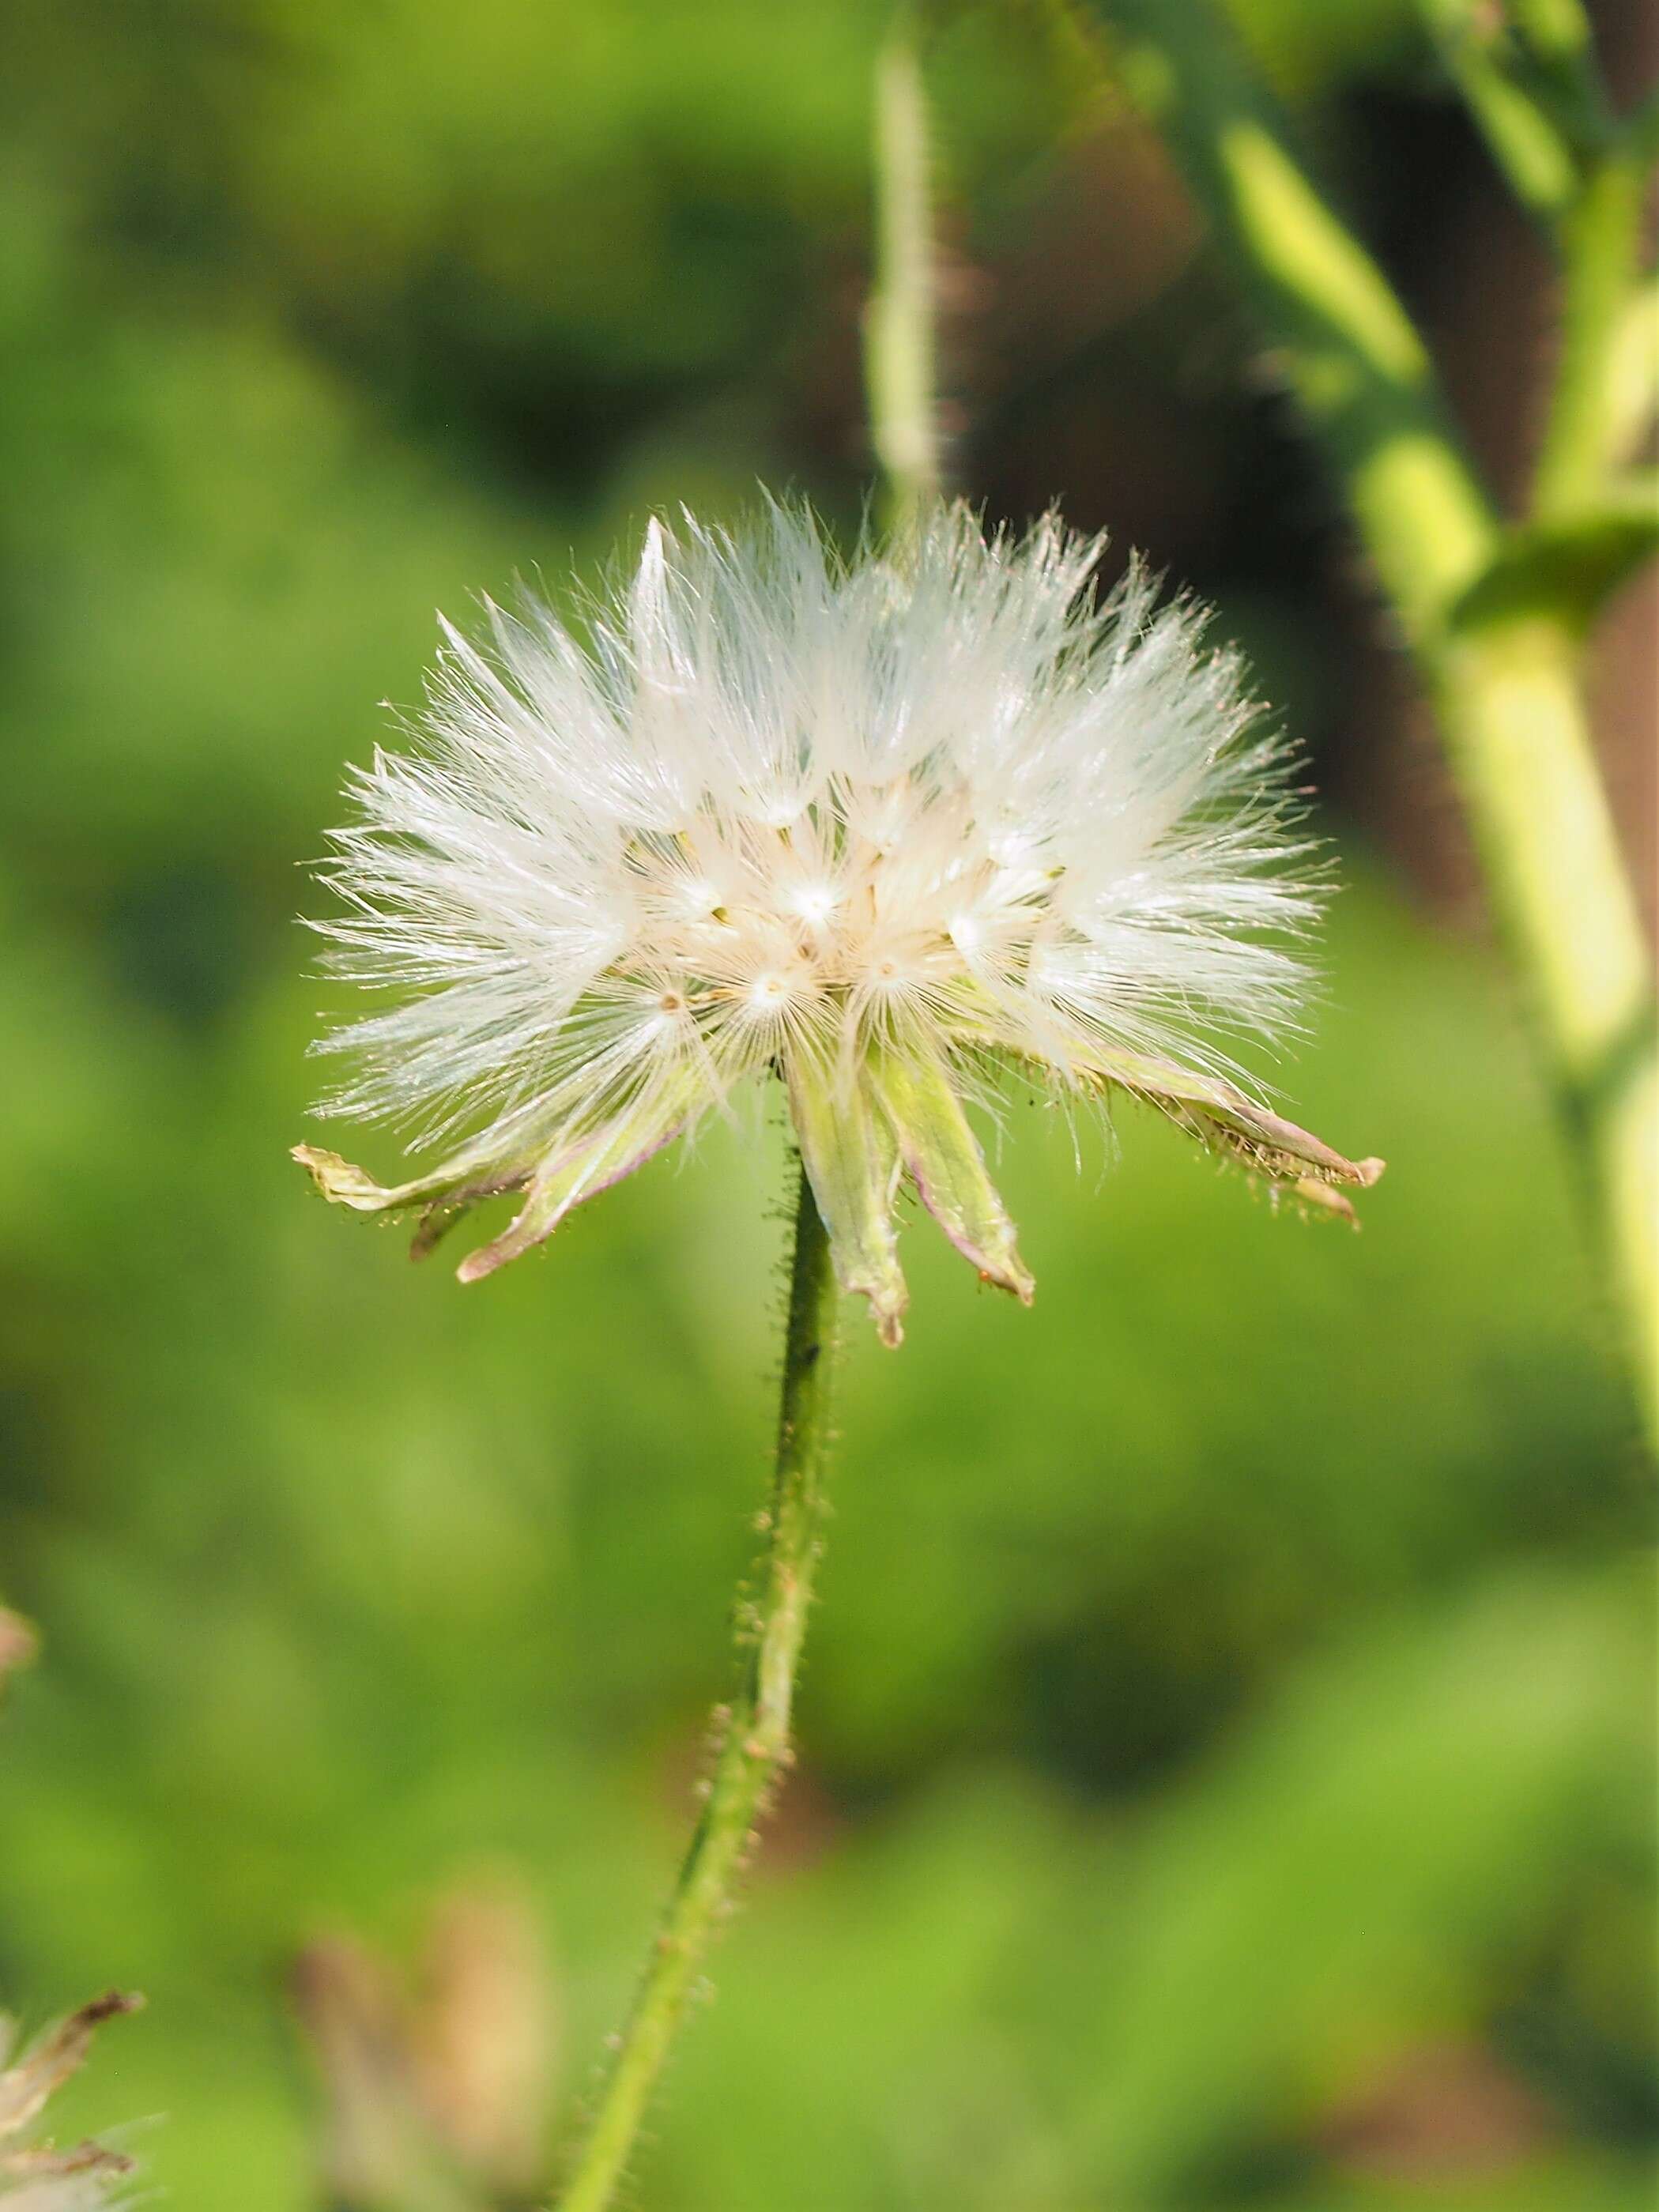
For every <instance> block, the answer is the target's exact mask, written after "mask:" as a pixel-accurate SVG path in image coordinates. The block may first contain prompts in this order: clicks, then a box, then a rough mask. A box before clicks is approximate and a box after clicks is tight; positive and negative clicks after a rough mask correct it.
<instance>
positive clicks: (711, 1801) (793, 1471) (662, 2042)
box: [558, 1173, 837, 2212]
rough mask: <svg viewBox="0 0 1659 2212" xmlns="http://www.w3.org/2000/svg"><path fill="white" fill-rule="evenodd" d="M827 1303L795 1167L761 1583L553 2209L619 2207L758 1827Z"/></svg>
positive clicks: (811, 1464)
mask: <svg viewBox="0 0 1659 2212" xmlns="http://www.w3.org/2000/svg"><path fill="white" fill-rule="evenodd" d="M836 1300H837V1290H836V1280H835V1276H834V1273H833V1272H832V1270H831V1267H830V1264H829V1237H828V1236H827V1234H826V1232H825V1230H824V1226H823V1221H822V1219H821V1218H819V1214H818V1210H817V1205H816V1204H815V1203H814V1200H813V1197H812V1192H811V1185H810V1184H809V1183H808V1182H807V1180H806V1177H805V1174H804V1173H803V1175H802V1176H801V1178H800V1194H799V1201H798V1204H797V1207H796V1212H795V1244H794V1258H793V1265H792V1267H791V1270H790V1278H789V1313H788V1322H787V1333H786V1335H785V1340H784V1361H783V1391H782V1402H781V1409H780V1413H779V1417H778V1440H777V1465H776V1474H775V1481H774V1487H773V1492H772V1503H771V1508H770V1510H769V1514H768V1516H767V1527H768V1530H769V1547H768V1552H767V1558H766V1565H765V1578H764V1585H763V1589H762V1591H761V1593H760V1595H759V1597H758V1599H757V1601H756V1604H755V1606H754V1607H753V1610H752V1613H750V1614H747V1615H745V1617H744V1626H743V1630H742V1633H743V1638H744V1644H745V1646H746V1649H745V1650H744V1672H743V1682H742V1687H741V1689H740V1691H739V1692H738V1696H737V1697H736V1698H735V1699H734V1700H733V1701H732V1707H731V1711H730V1713H729V1715H726V1716H722V1730H723V1733H722V1738H721V1745H720V1753H719V1756H718V1758H717V1759H716V1761H715V1765H714V1775H713V1778H712V1779H711V1781H710V1784H709V1787H708V1797H707V1800H706V1801H705V1803H704V1806H703V1809H702V1818H701V1819H700V1820H699V1821H698V1823H697V1826H696V1833H695V1834H694V1835H693V1837H692V1838H691V1844H690V1849H689V1850H687V1852H686V1855H685V1859H684V1863H683V1865H682V1866H681V1869H680V1876H679V1881H678V1885H677V1886H676V1887H675V1890H674V1894H673V1896H672V1897H671V1899H670V1900H669V1905H668V1909H667V1911H666V1913H665V1916H664V1918H663V1923H662V1928H661V1930H660V1932H659V1935H658V1936H657V1940H656V1942H655V1945H654V1946H653V1950H652V1953H651V1957H650V1960H649V1963H648V1964H647V1967H646V1970H645V1978H644V1979H643V1981H642V1982H641V1985H640V1990H639V1995H638V1996H637V1998H636V1999H635V2005H634V2010H633V2014H632V2015H631V2017H630V2018H629V2022H628V2025H627V2027H626V2028H625V2029H624V2030H623V2034H622V2037H621V2039H620V2042H619V2044H618V2046H617V2053H616V2057H615V2062H614V2063H613V2065H612V2067H611V2075H610V2078H609V2080H608V2081H607V2082H606V2085H605V2091H604V2093H603V2095H602V2097H601V2099H600V2102H599V2110H598V2112H597V2114H596V2115H595V2118H594V2120H593V2124H592V2128H591V2130H589V2133H588V2136H587V2138H586V2142H585V2143H584V2145H583V2147H582V2149H581V2152H580V2155H579V2157H578V2158H577V2160H576V2164H575V2166H574V2171H573V2172H572V2173H571V2176H570V2179H569V2180H568V2183H567V2185H566V2187H565V2190H564V2193H563V2195H562V2197H560V2198H559V2200H558V2201H559V2207H560V2212H605V2207H606V2206H608V2205H610V2204H611V2203H613V2202H614V2201H615V2197H616V2192H617V2185H618V2184H619V2183H620V2182H621V2180H622V2179H623V2173H624V2172H625V2170H626V2168H627V2165H628V2161H629V2157H630V2155H631V2154H632V2151H633V2148H634V2145H635V2140H636V2139H637V2137H638V2135H639V2130H640V2125H641V2121H642V2120H643V2118H644V2117H645V2113H646V2110H647V2106H648V2105H649V2104H650V2101H651V2099H652V2096H653V2093H654V2091H655V2088H656V2086H657V2082H658V2080H659V2076H660V2075H661V2073H662V2069H663V2064H664V2062H665V2059H666V2058H667V2056H668V2052H669V2049H670V2046H671V2044H672V2042H673V2039H674V2035H675V2032H676V2030H677V2029H678V2027H679V2024H680V2021H681V2020H682V2019H683V2017H684V2013H685V2009H686V2006H687V2004H688V2003H689V2002H690V1997H691V1994H692V1990H693V1989H694V1987H695V1985H696V1979H697V1976H698V1974H699V1972H700V1971H701V1969H702V1962H703V1959H704V1957H705V1955H706V1954H707V1952H708V1947H709V1944H710V1942H712V1941H713V1939H714V1936H715V1934H716V1933H717V1932H718V1930H719V1929H720V1924H721V1923H722V1922H723V1921H724V1920H725V1919H726V1917H728V1915H729V1914H730V1913H731V1911H732V1905H733V1903H734V1901H735V1896H736V1891H737V1887H738V1880H739V1878H740V1876H741V1875H742V1872H743V1868H744V1861H745V1859H746V1858H747V1857H748V1855H749V1851H750V1846H751V1844H753V1841H754V1836H755V1824H756V1822H757V1820H758V1819H759V1818H760V1816H761V1815H762V1814H763V1813H764V1811H765V1810H766V1807H767V1802H768V1799H769V1796H770V1794H771V1790H772V1788H773V1785H774V1784H775V1781H776V1779H777V1778H778V1775H779V1773H780V1772H781V1770H782V1768H783V1767H784V1766H785V1765H787V1761H788V1758H789V1723H790V1710H791V1706H792V1704H793V1698H794V1685H795V1670H796V1668H797V1666H798V1664H799V1658H800V1648H801V1640H802V1638H803V1636H804V1635H805V1629H806V1614H807V1609H808V1607H809V1606H810V1604H811V1595H812V1579H813V1575H814V1571H815V1570H816V1568H817V1560H818V1553H819V1550H820V1548H821V1544H822V1530H823V1469H824V1462H825V1460H826V1457H827V1455H828V1449H829V1407H830V1382H831V1376H832V1373H833V1370H834V1366H835V1355H836V1330H837V1309H836Z"/></svg>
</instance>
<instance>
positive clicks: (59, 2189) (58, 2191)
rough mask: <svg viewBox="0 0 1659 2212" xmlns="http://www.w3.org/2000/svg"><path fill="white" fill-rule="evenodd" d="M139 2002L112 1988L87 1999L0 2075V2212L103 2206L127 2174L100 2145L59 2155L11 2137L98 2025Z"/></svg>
mask: <svg viewBox="0 0 1659 2212" xmlns="http://www.w3.org/2000/svg"><path fill="white" fill-rule="evenodd" d="M142 2002H143V1999H142V1998H140V1997H137V1996H124V1995H123V1994H122V1993H121V1992H120V1991H118V1990H110V1992H109V1993H108V1995H107V1996H101V1997H96V1998H94V2001H93V2002H92V2003H90V2004H88V2005H82V2008H81V2009H80V2011H79V2012H77V2013H74V2014H72V2015H70V2018H69V2019H68V2020H66V2021H64V2022H63V2023H62V2025H61V2026H60V2027H55V2028H52V2029H50V2030H49V2031H48V2032H47V2033H46V2034H45V2035H43V2036H41V2037H40V2039H39V2040H38V2041H36V2042H34V2043H33V2044H31V2045H29V2047H28V2049H27V2051H24V2052H23V2054H22V2055H21V2057H19V2058H17V2059H15V2061H14V2062H13V2063H12V2064H11V2065H10V2066H9V2067H8V2068H7V2069H6V2070H5V2072H4V2073H3V2074H0V2206H3V2207H4V2208H5V2212H94V2207H96V2206H99V2205H103V2204H107V2203H110V2201H111V2198H112V2196H113V2194H114V2192H115V2191H116V2190H117V2188H118V2185H119V2184H120V2183H121V2182H122V2181H123V2180H125V2179H126V2178H127V2177H129V2176H130V2175H131V2172H132V2171H133V2165H132V2160H131V2159H130V2158H128V2157H126V2156H125V2154H123V2153H121V2152H120V2151H114V2150H107V2149H106V2148H104V2146H103V2145H102V2144H101V2143H95V2142H82V2143H76V2144H73V2145H71V2146H70V2148H69V2149H67V2150H59V2149H58V2148H56V2147H55V2146H54V2145H53V2144H52V2143H50V2142H44V2143H22V2144H19V2143H16V2142H15V2138H16V2137H17V2136H21V2135H22V2134H24V2133H25V2131H26V2130H27V2129H28V2127H29V2126H30V2124H31V2123H32V2122H33V2121H34V2120H36V2119H37V2118H39V2117H40V2113H41V2112H42V2111H43V2110H44V2109H45V2107H46V2104H47V2102H48V2100H50V2099H51V2097H52V2095H53V2093H55V2092H56V2091H57V2090H58V2089H59V2088H60V2087H62V2086H63V2084H64V2082H65V2081H67V2080H68V2079H69V2077H70V2075H71V2074H73V2073H74V2072H75V2071H76V2069H77V2068H78V2067H79V2066H80V2064H81V2063H82V2060H83V2059H84V2058H85V2057H86V2055H87V2052H88V2049H89V2048H90V2046H91V2043H92V2039H93V2036H94V2034H95V2033H96V2032H97V2030H98V2029H99V2028H100V2027H101V2026H102V2024H103V2023H104V2021H106V2020H112V2019H114V2018H115V2017H116V2016H117V2015H118V2014H121V2013H126V2012H135V2011H137V2008H138V2007H139V2006H140V2004H142ZM9 2041H10V2035H9V2023H6V2022H4V2021H0V2052H3V2051H4V2049H5V2048H6V2047H7V2045H9Z"/></svg>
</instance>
